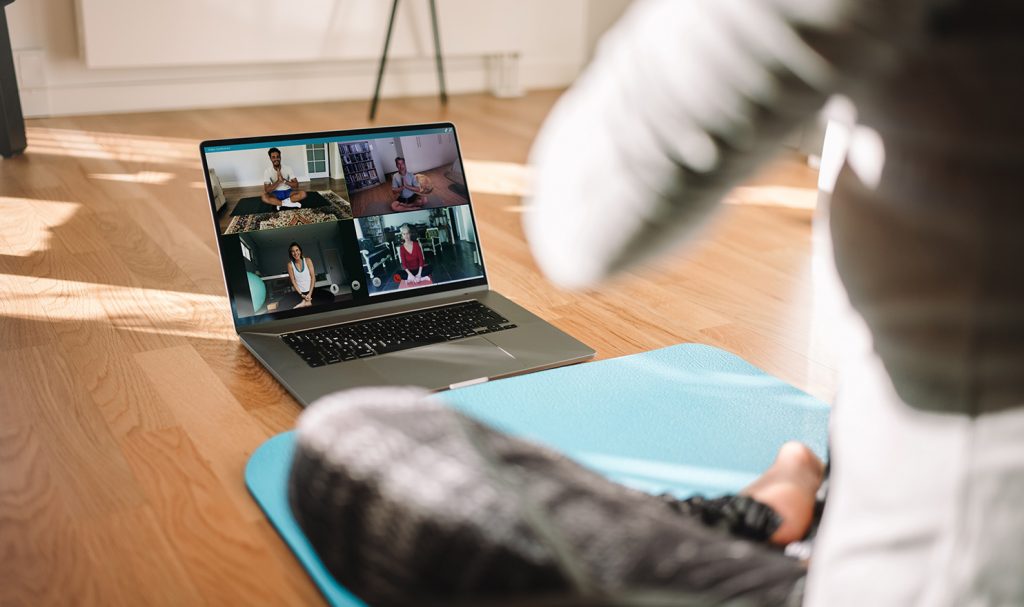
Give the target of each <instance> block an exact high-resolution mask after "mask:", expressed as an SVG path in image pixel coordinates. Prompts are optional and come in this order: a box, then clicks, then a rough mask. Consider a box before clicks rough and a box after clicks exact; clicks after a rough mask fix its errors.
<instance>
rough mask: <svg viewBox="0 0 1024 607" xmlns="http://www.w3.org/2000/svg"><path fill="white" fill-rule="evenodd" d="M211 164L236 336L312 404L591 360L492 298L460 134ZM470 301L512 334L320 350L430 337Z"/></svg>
mask: <svg viewBox="0 0 1024 607" xmlns="http://www.w3.org/2000/svg"><path fill="white" fill-rule="evenodd" d="M275 152H276V153H275ZM200 154H201V156H202V159H203V168H204V170H205V172H206V177H207V179H206V181H207V191H208V193H209V195H210V201H211V212H212V217H213V222H214V228H215V230H216V235H217V241H218V245H219V250H220V259H221V267H222V270H223V273H224V279H225V285H226V288H227V293H228V299H229V302H230V304H231V312H232V317H233V319H234V323H235V329H236V331H237V332H238V335H239V338H240V339H241V341H242V343H243V344H245V346H246V347H247V348H248V349H249V351H250V352H252V354H253V355H254V356H255V357H256V359H257V360H259V361H260V363H262V364H263V366H265V367H266V368H267V369H268V370H269V371H270V373H271V374H272V375H273V376H274V377H275V378H277V380H278V381H279V382H281V384H282V385H283V386H284V387H285V388H286V389H287V390H288V391H289V392H290V393H291V394H292V395H293V396H294V397H295V398H296V399H297V400H298V401H299V402H300V403H302V404H303V405H308V404H309V403H311V402H313V401H314V400H316V399H317V398H319V397H320V396H323V395H325V394H328V393H330V392H334V391H337V390H342V389H347V388H355V387H359V386H378V385H417V386H423V387H426V388H429V389H433V390H444V389H449V388H455V387H459V386H464V385H470V384H473V383H479V382H484V381H487V380H490V379H495V378H499V377H505V376H510V375H516V374H520V373H526V372H530V371H537V370H541V369H548V368H552V367H556V366H560V365H565V364H570V363H576V362H581V361H584V360H587V359H589V358H592V357H593V356H594V351H593V350H592V349H591V348H589V347H587V346H586V345H585V344H583V343H581V342H579V341H577V340H576V339H574V338H572V337H570V336H569V335H567V334H565V333H563V332H562V331H560V330H558V329H557V328H555V327H554V326H552V325H551V324H549V323H547V322H546V321H544V320H542V319H541V318H539V317H537V316H536V315H534V314H532V313H530V312H529V311H527V310H526V309H524V308H522V307H521V306H519V305H517V304H515V303H513V302H512V301H510V300H509V299H507V298H505V297H503V296H501V295H500V294H498V293H496V292H494V291H492V290H491V289H490V288H489V286H488V281H487V273H486V269H485V265H484V258H483V251H482V247H481V245H480V242H479V235H478V232H477V230H476V222H475V218H474V216H473V212H472V203H471V201H470V197H469V192H468V188H467V187H466V184H465V178H464V177H463V175H464V172H463V170H462V157H461V153H460V151H459V145H458V139H457V135H456V132H455V127H454V125H452V124H450V123H437V124H425V125H410V126H396V127H382V128H373V129H361V130H354V131H333V132H321V133H303V134H294V135H277V136H267V137H250V138H241V139H225V140H215V141H205V142H203V143H202V144H200ZM275 156H276V158H275ZM275 161H276V162H275ZM222 192H223V193H224V194H226V196H225V195H223V194H222ZM278 203H279V204H278ZM218 206H220V208H218ZM417 269H418V270H417ZM420 274H423V275H424V276H425V277H422V276H420ZM410 277H412V278H410ZM474 301H475V302H479V303H480V304H483V306H486V307H487V308H489V309H490V310H491V311H493V314H492V315H491V316H490V317H491V318H500V319H501V321H500V322H501V324H500V326H498V325H495V326H494V327H491V329H488V328H487V327H484V326H482V327H479V328H478V329H477V330H475V331H474V330H466V331H465V332H464V333H463V334H461V335H459V336H451V335H449V336H448V337H447V338H446V339H447V340H446V341H440V342H436V343H429V344H423V345H418V346H416V347H411V348H406V349H398V350H396V351H390V348H386V347H385V348H380V347H377V346H376V345H375V344H374V343H369V338H368V339H362V338H360V339H362V341H360V342H359V344H358V347H360V348H362V350H360V351H359V352H358V354H359V356H358V357H356V358H352V357H351V356H352V355H351V352H352V351H351V350H347V351H346V352H348V353H349V355H348V356H347V358H348V360H336V359H341V358H346V357H342V356H339V355H337V354H323V353H324V352H338V350H337V349H329V350H324V349H322V347H321V345H322V344H326V345H327V347H328V348H330V347H332V346H333V345H334V344H333V343H332V342H331V341H330V339H332V338H331V336H330V335H334V336H335V337H334V339H337V336H338V335H350V334H351V333H352V332H353V331H356V332H358V331H359V328H358V327H359V326H360V323H365V322H366V321H370V322H371V323H373V324H374V325H376V326H378V327H379V326H382V325H383V324H387V325H388V326H391V327H395V326H398V327H401V328H404V326H405V325H404V323H405V322H406V320H407V319H414V320H416V319H415V318H413V317H415V316H420V317H421V318H419V319H418V320H416V322H417V323H420V324H415V323H411V322H410V324H409V326H420V325H421V324H422V322H423V320H422V315H423V314H427V313H429V314H435V313H437V312H438V311H440V312H447V311H448V308H446V306H450V305H452V304H461V303H464V302H474ZM472 305H475V304H472ZM410 314H411V315H413V316H412V317H410V316H409V315H410ZM385 321H386V322H385ZM494 322H498V321H494ZM428 328H429V326H428ZM464 328H465V327H464ZM322 329H327V331H319V332H317V331H318V330H322ZM427 332H428V333H429V331H427ZM325 333H326V334H330V335H327V337H317V338H316V339H317V340H318V341H316V343H315V344H314V345H316V347H317V349H316V350H315V353H314V354H309V352H310V350H309V347H308V342H309V341H310V340H313V339H314V336H323V335H325ZM300 339H302V340H306V341H303V342H302V344H306V345H301V346H296V345H295V343H296V341H297V340H300ZM437 339H439V338H438V337H437V336H436V335H434V336H433V338H432V339H431V341H432V342H434V341H436V340H437ZM364 342H366V343H364ZM338 343H340V342H338ZM352 343H356V342H352ZM387 343H390V342H385V341H381V342H380V344H381V345H386V344H387ZM404 343H419V342H417V341H413V342H404ZM342 345H344V344H342ZM296 348H299V350H296ZM303 348H304V349H303ZM374 348H376V350H375V352H382V353H376V354H370V353H369V352H370V351H371V350H374ZM300 352H301V353H300Z"/></svg>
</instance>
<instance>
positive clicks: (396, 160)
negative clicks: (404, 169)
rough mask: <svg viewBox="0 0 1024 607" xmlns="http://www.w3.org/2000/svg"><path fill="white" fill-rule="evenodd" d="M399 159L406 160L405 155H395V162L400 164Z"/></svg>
mask: <svg viewBox="0 0 1024 607" xmlns="http://www.w3.org/2000/svg"><path fill="white" fill-rule="evenodd" d="M399 160H401V161H402V162H405V156H395V164H398V161H399Z"/></svg>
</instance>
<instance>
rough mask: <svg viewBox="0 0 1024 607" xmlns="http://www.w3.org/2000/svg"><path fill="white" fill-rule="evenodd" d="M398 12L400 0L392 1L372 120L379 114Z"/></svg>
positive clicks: (375, 89)
mask: <svg viewBox="0 0 1024 607" xmlns="http://www.w3.org/2000/svg"><path fill="white" fill-rule="evenodd" d="M396 12H398V0H394V1H393V2H392V3H391V18H390V19H388V33H387V36H385V37H384V52H382V53H381V54H380V68H379V69H378V70H377V86H376V87H374V89H373V102H372V103H370V120H373V119H374V118H375V117H376V116H377V102H378V101H380V84H381V81H382V80H383V79H384V64H385V63H387V61H388V47H389V46H391V30H392V28H394V27H395V13H396Z"/></svg>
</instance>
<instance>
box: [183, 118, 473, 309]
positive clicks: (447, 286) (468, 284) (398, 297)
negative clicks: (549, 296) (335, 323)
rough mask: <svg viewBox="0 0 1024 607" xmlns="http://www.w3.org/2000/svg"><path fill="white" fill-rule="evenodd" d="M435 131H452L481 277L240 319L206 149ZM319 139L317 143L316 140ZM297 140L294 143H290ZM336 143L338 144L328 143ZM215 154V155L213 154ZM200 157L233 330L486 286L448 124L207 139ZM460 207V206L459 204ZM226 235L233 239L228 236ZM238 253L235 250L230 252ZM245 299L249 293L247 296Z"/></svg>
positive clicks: (455, 132) (227, 244) (469, 198)
mask: <svg viewBox="0 0 1024 607" xmlns="http://www.w3.org/2000/svg"><path fill="white" fill-rule="evenodd" d="M437 129H451V133H452V136H453V137H454V138H455V153H456V157H457V158H458V161H459V164H460V165H461V167H462V177H463V180H464V181H466V184H465V185H466V200H467V203H466V205H467V206H468V207H469V215H470V219H471V220H472V222H473V229H474V231H475V233H476V238H477V242H476V244H477V251H478V252H479V254H480V267H481V268H482V270H483V276H481V277H478V278H470V279H465V280H458V281H455V282H447V283H442V284H438V285H431V286H428V287H419V288H416V289H410V290H409V291H411V292H398V291H396V292H393V293H382V294H379V295H372V296H367V297H366V298H365V299H352V300H347V301H340V302H334V303H331V304H326V305H321V306H317V307H315V308H306V309H303V310H283V311H280V312H268V313H265V314H260V315H259V316H245V317H241V318H239V316H238V310H237V308H236V306H235V297H236V293H234V292H232V289H231V282H230V280H229V278H228V275H227V265H226V264H225V255H226V254H229V253H231V252H229V250H228V249H229V247H230V244H231V243H230V242H229V239H226V238H224V236H225V235H224V234H222V233H221V231H220V227H219V225H218V220H217V208H216V206H215V205H216V201H215V199H214V197H213V184H212V183H211V181H210V171H209V167H208V165H207V162H206V155H207V153H209V152H208V151H207V148H212V147H219V146H233V145H247V144H259V143H266V144H273V143H275V142H276V143H278V144H280V143H282V142H284V141H288V142H289V144H291V145H297V142H298V141H305V140H308V141H309V143H314V142H320V143H323V140H324V139H327V138H335V137H346V138H349V137H364V136H365V137H367V138H380V136H381V135H386V134H392V133H393V134H394V136H396V137H399V136H401V137H405V136H415V133H416V132H419V131H430V130H437ZM296 140H297V141H296ZM318 140H319V141H318ZM292 141H296V143H292ZM329 143H337V142H329ZM214 153H216V152H214ZM199 156H200V158H201V159H202V163H203V178H204V180H205V181H206V195H207V198H208V199H209V205H210V206H209V208H210V216H211V218H212V220H213V230H214V235H215V238H216V240H217V252H218V255H219V258H220V269H221V276H222V277H223V278H224V289H225V291H226V293H227V297H228V304H229V305H230V306H231V318H232V320H233V321H234V323H235V328H236V329H239V328H242V327H248V328H252V327H254V326H258V325H265V324H267V323H271V322H274V321H278V320H294V319H297V318H305V317H312V316H316V315H318V314H323V313H330V312H338V311H342V310H353V311H356V310H360V309H363V308H365V307H367V306H374V305H377V304H382V303H387V302H399V301H401V302H409V301H411V300H414V299H417V298H420V297H424V296H428V295H435V294H438V293H444V292H447V291H457V290H465V289H471V288H474V287H486V286H487V285H488V282H487V263H486V260H485V258H484V252H483V243H482V242H481V236H480V229H479V225H478V223H477V218H476V212H475V210H474V209H473V196H472V193H471V191H470V189H469V181H468V179H467V177H466V165H465V162H464V161H463V158H462V145H461V143H460V142H459V134H458V130H457V129H456V128H455V125H454V124H453V123H451V122H432V123H426V124H409V125H393V126H381V127H369V128H363V129H345V130H336V131H316V132H309V133H287V134H280V135H261V136H258V137H237V138H231V139H210V140H206V141H203V142H202V143H200V144H199ZM460 206H461V205H460ZM357 219H358V218H356V217H353V218H352V219H350V220H342V221H352V222H355V221H357ZM227 236H233V234H229V235H227ZM233 253H237V251H233ZM246 295H247V296H248V293H246Z"/></svg>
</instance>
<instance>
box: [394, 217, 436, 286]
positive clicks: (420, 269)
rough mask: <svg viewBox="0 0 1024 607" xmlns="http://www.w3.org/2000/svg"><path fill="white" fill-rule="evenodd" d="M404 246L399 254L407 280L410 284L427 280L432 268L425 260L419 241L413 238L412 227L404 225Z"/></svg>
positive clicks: (399, 249)
mask: <svg viewBox="0 0 1024 607" xmlns="http://www.w3.org/2000/svg"><path fill="white" fill-rule="evenodd" d="M400 229H401V231H402V246H400V247H398V254H399V257H400V258H401V261H402V270H404V271H405V274H406V276H405V280H406V282H409V283H417V282H422V281H425V280H427V277H428V276H430V272H431V268H430V266H428V265H427V263H426V260H425V259H424V258H423V248H422V247H421V246H420V243H419V241H418V240H416V239H415V238H413V236H412V227H411V226H410V225H409V224H407V223H403V224H402V227H401V228H400Z"/></svg>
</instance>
